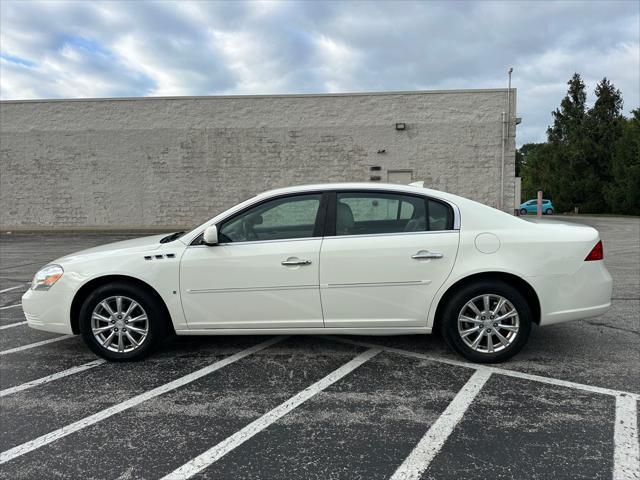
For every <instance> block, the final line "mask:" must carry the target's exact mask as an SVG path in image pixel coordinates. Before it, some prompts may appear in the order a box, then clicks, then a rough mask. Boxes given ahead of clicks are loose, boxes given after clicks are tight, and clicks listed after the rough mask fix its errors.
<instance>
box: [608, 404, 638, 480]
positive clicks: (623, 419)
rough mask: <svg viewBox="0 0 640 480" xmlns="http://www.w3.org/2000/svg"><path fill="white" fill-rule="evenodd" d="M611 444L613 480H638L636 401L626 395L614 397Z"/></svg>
mask: <svg viewBox="0 0 640 480" xmlns="http://www.w3.org/2000/svg"><path fill="white" fill-rule="evenodd" d="M613 444H614V454H613V480H631V479H638V478H640V445H639V444H638V408H637V404H636V400H635V399H634V398H632V397H630V396H628V395H619V396H617V397H616V423H615V430H614V434H613Z"/></svg>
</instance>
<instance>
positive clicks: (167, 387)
mask: <svg viewBox="0 0 640 480" xmlns="http://www.w3.org/2000/svg"><path fill="white" fill-rule="evenodd" d="M285 338H287V337H286V336H279V337H273V338H270V339H269V340H266V341H264V342H262V343H259V344H257V345H254V346H252V347H249V348H246V349H244V350H241V351H240V352H238V353H234V354H233V355H230V356H228V357H226V358H224V359H222V360H219V361H217V362H215V363H212V364H211V365H208V366H206V367H204V368H201V369H199V370H196V371H195V372H192V373H190V374H188V375H185V376H183V377H180V378H177V379H176V380H173V381H171V382H169V383H165V384H164V385H161V386H159V387H156V388H154V389H152V390H148V391H146V392H144V393H141V394H140V395H136V396H135V397H133V398H130V399H128V400H125V401H124V402H121V403H118V404H117V405H113V406H111V407H109V408H105V409H104V410H101V411H100V412H97V413H94V414H93V415H90V416H88V417H86V418H83V419H81V420H78V421H77V422H74V423H71V424H69V425H66V426H64V427H62V428H59V429H57V430H54V431H52V432H49V433H47V434H45V435H42V436H40V437H38V438H36V439H34V440H30V441H28V442H25V443H23V444H21V445H17V446H15V447H13V448H10V449H9V450H5V451H4V452H2V453H0V464H3V463H6V462H8V461H10V460H12V459H14V458H16V457H19V456H21V455H24V454H26V453H29V452H32V451H33V450H37V449H38V448H40V447H43V446H44V445H48V444H49V443H51V442H54V441H56V440H59V439H60V438H63V437H66V436H67V435H70V434H72V433H74V432H77V431H79V430H82V429H83V428H86V427H89V426H91V425H94V424H96V423H98V422H100V421H102V420H104V419H105V418H109V417H111V416H113V415H115V414H116V413H120V412H122V411H124V410H127V409H129V408H131V407H135V406H136V405H139V404H141V403H143V402H146V401H147V400H150V399H152V398H155V397H158V396H160V395H162V394H163V393H167V392H170V391H172V390H175V389H176V388H178V387H182V386H184V385H187V384H189V383H191V382H193V381H195V380H198V379H199V378H202V377H204V376H205V375H208V374H210V373H212V372H215V371H216V370H220V369H221V368H223V367H226V366H227V365H230V364H232V363H234V362H237V361H238V360H241V359H243V358H245V357H247V356H249V355H251V354H253V353H256V352H258V351H260V350H263V349H265V348H267V347H270V346H272V345H274V344H276V343H278V342H280V341H282V340H284V339H285Z"/></svg>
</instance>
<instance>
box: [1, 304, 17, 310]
mask: <svg viewBox="0 0 640 480" xmlns="http://www.w3.org/2000/svg"><path fill="white" fill-rule="evenodd" d="M20 305H22V304H20V303H16V304H15V305H7V306H6V307H0V310H7V309H8V308H16V307H19V306H20Z"/></svg>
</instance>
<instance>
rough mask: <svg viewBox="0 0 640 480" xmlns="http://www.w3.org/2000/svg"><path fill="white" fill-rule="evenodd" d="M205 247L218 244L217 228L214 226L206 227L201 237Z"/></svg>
mask: <svg viewBox="0 0 640 480" xmlns="http://www.w3.org/2000/svg"><path fill="white" fill-rule="evenodd" d="M202 239H203V240H204V243H205V244H206V245H209V246H211V245H215V244H217V243H218V228H217V227H216V226H215V225H212V226H210V227H207V228H206V229H205V231H204V235H203V236H202Z"/></svg>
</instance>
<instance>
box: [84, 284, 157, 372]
mask: <svg viewBox="0 0 640 480" xmlns="http://www.w3.org/2000/svg"><path fill="white" fill-rule="evenodd" d="M118 299H120V300H118ZM131 302H134V303H135V304H136V305H137V306H136V305H133V304H132V303H131ZM105 304H106V306H107V307H109V309H110V310H111V312H112V313H113V315H112V314H111V313H110V312H109V310H108V309H107V308H106V307H105ZM118 305H120V310H119V311H118V308H117V307H118ZM127 310H130V311H129V314H128V315H126V314H127ZM94 313H95V314H96V316H95V318H94ZM143 315H144V316H146V321H145V320H144V318H143ZM168 322H169V319H168V318H167V315H166V313H165V310H164V308H163V307H162V305H159V303H158V301H157V300H156V299H155V298H154V296H153V295H151V294H150V293H149V292H148V291H146V290H144V289H142V288H139V287H136V286H133V285H130V284H128V283H122V282H114V283H109V284H106V285H103V286H101V287H98V288H97V289H96V290H94V291H93V292H92V293H91V294H90V295H89V296H88V297H87V299H86V300H85V301H84V303H83V305H82V308H81V309H80V330H81V332H82V338H83V340H84V342H85V343H86V344H87V346H88V347H89V348H90V349H91V351H93V352H94V353H95V354H96V355H99V356H101V357H103V358H106V359H107V360H110V361H114V362H127V361H135V360H141V359H143V358H145V357H146V356H148V355H149V354H150V353H151V352H152V351H153V350H154V348H155V347H156V345H157V344H158V342H160V341H161V340H162V339H163V338H164V337H165V336H166V334H167V330H168V329H167V325H168ZM93 328H98V329H101V330H103V331H100V332H98V333H96V334H94V330H93ZM142 331H144V332H145V333H141V332H142ZM127 333H128V334H127ZM112 334H113V336H112V337H111V338H110V339H109V338H108V337H109V336H111V335H112ZM120 338H122V343H121V344H120V343H119V342H118V340H119V339H120ZM107 341H108V342H109V343H108V345H107V346H106V347H105V346H104V344H106V342H107ZM135 343H137V344H138V345H137V346H136V345H135Z"/></svg>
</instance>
